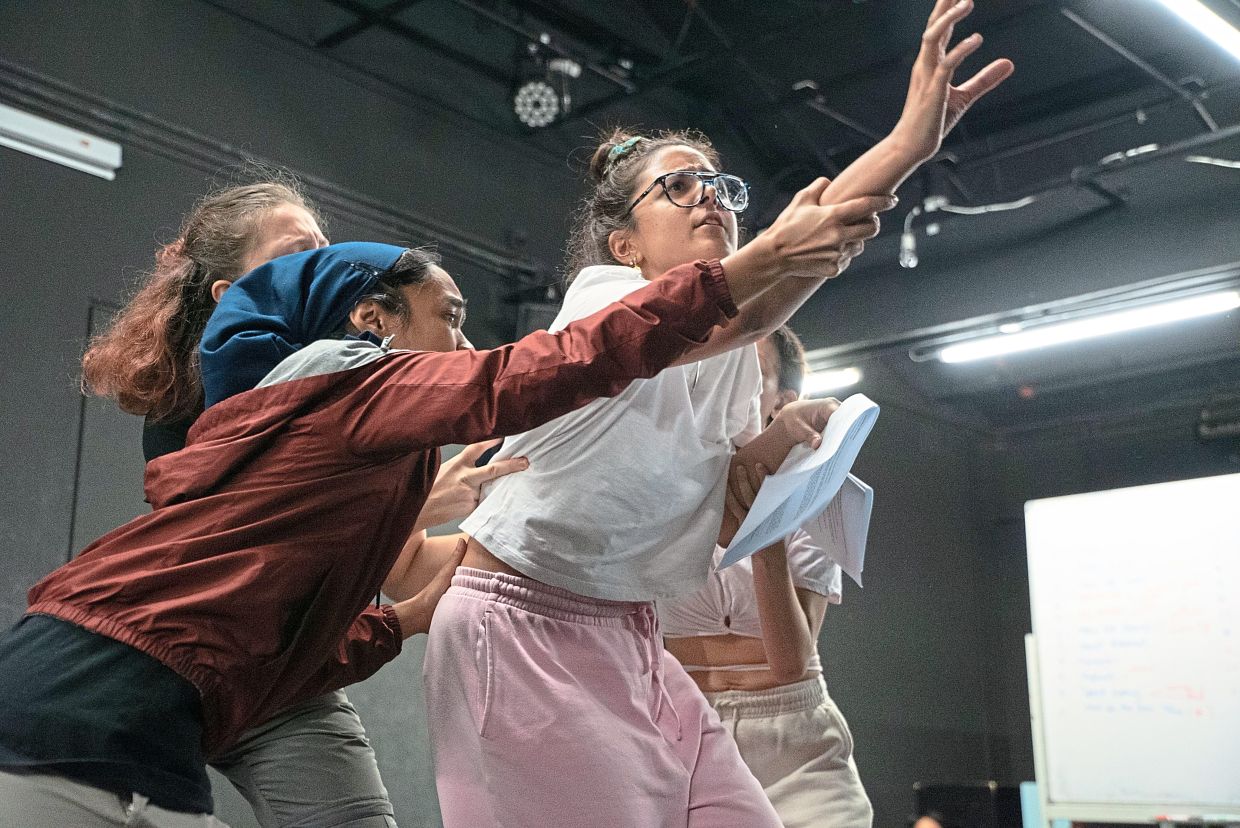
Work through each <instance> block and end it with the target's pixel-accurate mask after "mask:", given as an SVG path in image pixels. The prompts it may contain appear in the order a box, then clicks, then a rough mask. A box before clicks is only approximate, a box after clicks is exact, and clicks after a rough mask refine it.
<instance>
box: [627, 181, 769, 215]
mask: <svg viewBox="0 0 1240 828" xmlns="http://www.w3.org/2000/svg"><path fill="white" fill-rule="evenodd" d="M708 185H709V186H711V187H714V189H715V200H716V201H718V202H719V206H720V207H722V208H723V209H725V210H727V211H729V212H731V213H739V212H742V211H743V210H744V209H745V208H746V207H748V206H749V185H748V184H746V183H745V182H744V180H743V179H740V178H737V177H736V176H734V175H728V174H727V173H717V172H707V171H705V170H676V171H674V172H669V173H663V175H661V176H659V177H658V178H656V179H655V180H654V181H652V182H650V186H649V187H647V188H646V189H644V190H642V194H641V195H639V196H638V197H637V198H635V199H634V200H633V203H632V204H630V205H629V209H627V210H625V211H624V215H625V216H627V215H628V214H629V213H631V212H633V208H634V207H636V206H637V205H638V204H641V202H642V199H643V198H645V197H646V196H648V195H650V193H651V191H652V190H654V188H655V187H660V186H661V187H662V188H663V194H664V195H665V196H667V200H668V201H670V202H672V203H673V204H675V205H676V206H677V207H685V208H688V207H696V206H698V205H699V204H701V203H702V202H703V201H705V200H706V187H707V186H708Z"/></svg>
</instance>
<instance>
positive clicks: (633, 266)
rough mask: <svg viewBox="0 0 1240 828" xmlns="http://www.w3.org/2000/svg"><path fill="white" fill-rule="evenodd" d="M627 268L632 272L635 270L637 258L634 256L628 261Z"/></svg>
mask: <svg viewBox="0 0 1240 828" xmlns="http://www.w3.org/2000/svg"><path fill="white" fill-rule="evenodd" d="M629 267H631V268H633V269H634V270H636V269H637V257H636V256H634V257H633V258H631V259H629Z"/></svg>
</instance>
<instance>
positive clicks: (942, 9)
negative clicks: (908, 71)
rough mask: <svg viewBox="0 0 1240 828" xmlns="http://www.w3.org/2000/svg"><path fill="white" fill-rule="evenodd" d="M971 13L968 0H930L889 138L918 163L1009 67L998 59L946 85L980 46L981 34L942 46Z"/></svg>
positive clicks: (937, 147)
mask: <svg viewBox="0 0 1240 828" xmlns="http://www.w3.org/2000/svg"><path fill="white" fill-rule="evenodd" d="M972 11H973V0H936V2H935V4H934V10H933V11H932V12H931V13H930V20H929V22H928V23H927V24H926V31H925V34H923V35H922V38H921V49H920V51H919V52H918V53H917V60H916V62H915V63H914V64H913V74H912V77H911V78H910V80H909V90H908V97H907V98H906V99H905V101H904V111H903V112H902V113H901V115H900V122H899V123H898V124H897V125H896V128H895V131H894V133H893V136H894V137H897V138H898V140H899V142H900V143H901V144H902V145H903V146H905V147H906V148H907V149H908V150H909V151H910V152H912V153H913V154H914V155H916V156H917V157H919V158H922V159H923V160H924V159H927V158H930V157H931V156H933V155H934V154H935V153H936V152H938V151H939V147H940V146H941V145H942V143H943V137H944V136H946V135H947V133H949V132H951V130H952V128H953V127H955V126H956V124H958V123H960V119H961V118H962V117H963V116H964V114H965V112H967V111H968V110H969V108H970V107H971V106H973V104H975V103H977V101H978V100H979V99H980V98H981V97H982V96H983V95H985V94H986V93H988V92H990V91H991V90H992V89H994V88H995V87H997V86H998V85H999V84H1000V83H1002V82H1003V81H1004V80H1005V79H1006V78H1007V77H1008V76H1009V75H1011V74H1012V71H1013V70H1014V69H1015V67H1014V66H1013V65H1012V61H1010V60H1007V59H1006V58H1002V59H1000V60H996V61H994V62H993V63H991V64H989V65H988V66H986V67H985V68H984V69H982V70H981V71H980V72H978V73H977V74H975V75H974V76H973V77H971V78H969V79H968V80H967V81H965V82H964V83H962V84H960V85H959V86H953V85H952V77H953V76H954V75H955V73H956V69H957V68H959V66H960V64H961V63H963V62H964V60H965V58H967V57H968V56H969V55H971V54H973V53H974V52H975V51H977V49H978V48H979V47H980V46H981V45H982V36H981V35H980V34H972V35H969V36H968V37H966V38H965V39H964V40H962V41H960V42H959V43H957V44H956V45H955V46H954V47H952V48H950V49H949V48H948V46H949V44H950V43H951V38H952V33H953V31H954V30H955V27H956V24H957V23H959V22H960V21H961V20H963V19H964V18H966V17H968V16H969V14H970V13H972Z"/></svg>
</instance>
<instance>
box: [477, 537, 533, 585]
mask: <svg viewBox="0 0 1240 828" xmlns="http://www.w3.org/2000/svg"><path fill="white" fill-rule="evenodd" d="M461 566H467V567H469V568H470V569H481V570H485V571H486V572H503V573H505V574H508V575H516V576H518V577H521V578H528V577H529V576H528V575H525V574H524V573H521V572H518V571H517V570H515V569H513V568H512V567H511V566H509V565H508V564H506V563H504V562H503V561H501V560H500V559H499V558H497V557H495V556H494V555H492V554H491V550H489V549H487V548H486V547H485V546H483V545H482V544H480V543H478V541H476V540H474V539H473V538H472V537H471V538H470V539H469V543H468V544H467V545H466V546H465V559H464V560H462V561H461Z"/></svg>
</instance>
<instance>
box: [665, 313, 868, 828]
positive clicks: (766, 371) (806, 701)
mask: <svg viewBox="0 0 1240 828" xmlns="http://www.w3.org/2000/svg"><path fill="white" fill-rule="evenodd" d="M758 360H759V363H760V364H761V368H762V395H761V416H762V419H763V422H769V421H770V419H771V418H772V417H773V416H774V415H776V414H777V413H778V412H779V410H780V409H781V408H783V407H784V405H786V404H787V403H789V402H791V401H793V400H795V399H797V398H798V397H799V396H800V389H801V382H802V379H803V377H804V373H805V362H804V349H803V348H802V347H801V343H800V340H799V339H797V337H796V335H795V334H794V333H793V332H792V331H791V330H790V329H788V328H787V327H786V326H785V327H784V328H781V329H780V330H778V331H776V332H775V333H774V334H772V335H771V336H770V337H768V338H767V339H765V340H763V341H762V342H760V343H759V344H758ZM721 552H722V550H720V549H717V550H716V553H715V562H716V563H717V562H718V560H719V557H720V555H721ZM840 587H841V583H840V567H839V565H838V564H836V563H835V562H834V561H833V560H832V559H831V554H830V552H829V551H828V550H824V549H822V548H820V547H818V546H816V545H815V544H814V543H813V542H812V541H811V540H810V538H809V536H808V535H806V534H805V533H804V532H795V533H793V534H792V535H790V536H789V537H788V538H787V539H786V540H785V541H784V542H783V543H777V544H774V545H773V546H770V547H768V548H767V549H764V550H762V551H761V552H758V553H757V554H756V555H754V556H753V557H752V558H750V559H746V560H744V561H741V562H740V563H737V564H734V565H733V566H730V567H728V568H726V569H723V570H718V571H715V572H713V573H712V575H711V577H710V580H709V581H708V582H707V584H706V586H704V587H703V588H701V589H699V590H698V591H697V592H694V593H692V594H690V595H686V596H683V597H679V598H672V599H668V600H662V601H659V602H658V611H659V620H660V622H661V624H662V627H663V636H664V642H665V644H666V646H667V649H668V651H669V652H670V653H671V654H672V655H674V656H676V658H677V659H679V660H680V662H681V663H682V664H683V665H684V668H685V670H686V671H688V672H689V675H690V676H691V677H692V678H693V680H694V681H695V682H696V683H697V685H698V687H699V688H701V690H702V691H703V693H704V694H705V695H706V699H707V701H709V702H710V704H711V706H712V707H714V709H715V710H716V711H717V712H718V713H719V716H720V718H721V719H722V720H723V722H724V725H725V726H727V727H728V729H729V730H730V731H731V732H732V734H733V737H734V738H735V739H736V742H737V746H738V747H739V748H740V752H741V757H742V758H743V759H744V760H745V763H746V764H747V765H748V766H749V769H750V770H751V771H753V773H754V776H755V777H757V779H758V781H759V782H760V783H761V784H762V787H763V789H764V790H765V791H766V794H767V796H768V797H769V798H770V800H771V804H772V805H774V806H775V810H776V811H777V812H778V813H779V818H780V820H781V821H782V822H783V824H784V826H785V828H802V827H803V826H804V828H809V826H822V827H823V828H869V826H870V825H871V823H872V820H873V811H872V809H871V807H870V802H869V798H868V797H867V796H866V793H865V788H864V787H862V784H861V779H860V777H859V776H858V775H857V766H856V763H855V761H854V760H853V756H852V747H853V746H852V735H851V734H850V732H849V730H848V725H847V723H846V722H845V721H844V717H843V715H842V714H841V713H840V710H839V708H838V707H836V705H835V703H834V702H833V701H832V700H831V697H830V696H829V695H827V687H826V682H825V681H824V680H823V677H822V662H821V660H820V659H819V656H818V646H817V641H818V633H819V631H820V630H821V629H822V623H823V617H824V615H825V613H826V609H827V604H828V603H832V604H838V603H839V602H840Z"/></svg>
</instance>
